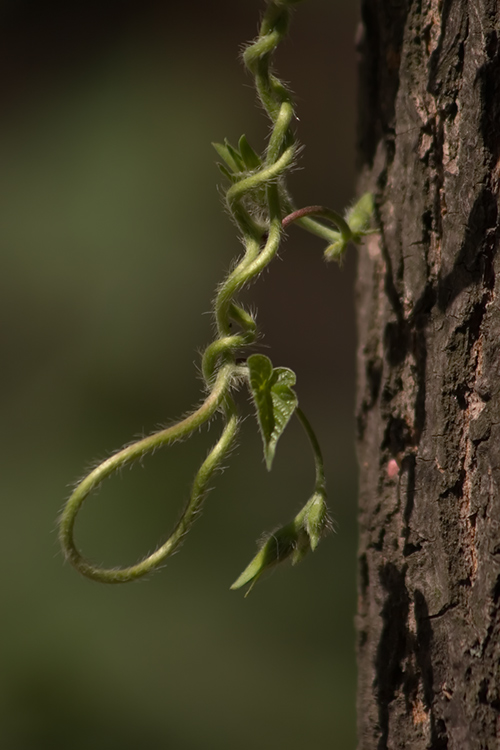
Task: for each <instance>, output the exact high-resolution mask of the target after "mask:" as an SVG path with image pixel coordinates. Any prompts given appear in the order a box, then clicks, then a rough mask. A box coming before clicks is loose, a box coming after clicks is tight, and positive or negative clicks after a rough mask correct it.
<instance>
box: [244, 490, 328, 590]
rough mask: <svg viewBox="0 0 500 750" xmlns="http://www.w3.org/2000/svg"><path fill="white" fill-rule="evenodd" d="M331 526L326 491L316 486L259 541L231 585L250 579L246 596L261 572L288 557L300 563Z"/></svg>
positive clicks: (293, 563) (246, 581) (293, 561)
mask: <svg viewBox="0 0 500 750" xmlns="http://www.w3.org/2000/svg"><path fill="white" fill-rule="evenodd" d="M330 528H331V524H330V519H329V516H328V509H327V507H326V501H325V493H324V492H323V491H321V490H317V491H316V492H315V493H314V494H313V496H312V497H311V498H309V500H308V501H307V503H306V504H305V505H304V507H303V508H302V510H301V511H300V512H299V513H297V515H296V516H295V518H294V519H293V521H290V523H287V524H286V525H285V526H282V527H281V528H279V529H278V530H277V531H274V532H273V533H272V534H270V535H269V536H268V537H267V538H266V539H265V540H264V541H263V542H262V543H261V547H260V549H259V551H258V552H257V554H256V555H255V557H254V558H253V560H252V561H251V562H250V564H249V565H248V566H247V567H246V568H245V570H244V571H243V573H242V574H241V575H240V576H239V577H238V578H237V579H236V581H235V582H234V583H233V585H232V586H231V588H232V589H240V588H241V587H242V586H245V585H246V584H247V583H249V584H250V587H249V589H248V591H247V592H246V594H245V596H248V594H249V593H250V591H251V590H252V588H253V587H254V586H255V584H256V583H257V581H258V580H259V578H260V577H261V575H262V574H263V573H265V572H266V571H267V570H269V569H270V568H273V567H274V566H275V565H278V563H281V562H284V561H285V560H287V559H288V558H291V561H292V565H296V564H297V563H299V562H300V561H301V560H303V559H304V557H305V556H306V555H307V553H308V552H310V551H311V550H315V549H316V547H317V546H318V543H319V540H320V539H321V537H322V536H323V535H324V534H325V533H326V532H327V531H328V530H329V529H330Z"/></svg>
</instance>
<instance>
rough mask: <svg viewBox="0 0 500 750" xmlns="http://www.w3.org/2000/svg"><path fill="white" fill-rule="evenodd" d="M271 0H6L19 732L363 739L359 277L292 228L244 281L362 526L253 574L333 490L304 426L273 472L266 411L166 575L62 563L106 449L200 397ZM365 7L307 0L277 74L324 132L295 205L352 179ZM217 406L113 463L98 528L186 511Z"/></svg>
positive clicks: (4, 313) (12, 700)
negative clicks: (68, 519) (61, 526)
mask: <svg viewBox="0 0 500 750" xmlns="http://www.w3.org/2000/svg"><path fill="white" fill-rule="evenodd" d="M262 6H263V2H262V0H245V2H241V1H240V2H235V0H200V1H195V0H190V2H185V3H178V2H176V3H173V2H169V1H168V0H162V1H160V0H157V1H155V2H153V0H142V1H141V2H140V3H137V2H130V1H127V0H119V1H118V0H101V2H96V1H95V0H92V1H89V2H85V3H78V2H77V3H68V2H67V0H65V2H59V3H56V2H43V0H42V1H41V0H36V1H35V0H33V1H31V2H29V1H28V0H16V2H13V1H12V0H10V1H9V0H6V1H5V2H3V3H2V4H1V5H0V59H1V70H2V75H1V80H0V93H1V99H2V107H1V113H0V164H1V170H0V191H1V198H0V205H1V209H0V216H1V219H0V222H1V229H0V242H1V258H2V262H1V266H2V273H1V278H0V288H1V293H0V306H1V315H0V326H1V337H2V361H3V364H2V368H1V374H0V377H1V379H2V386H1V389H0V394H1V396H0V397H1V399H2V406H1V419H0V431H1V471H0V483H1V508H2V510H1V525H0V555H1V559H2V563H1V564H2V576H1V579H2V584H1V602H2V615H1V626H0V627H1V639H0V652H1V653H0V657H1V668H0V714H1V715H0V745H1V747H3V748H6V750H45V748H50V749H51V750H87V749H88V748H92V750H101V749H102V750H129V749H130V750H135V749H136V748H141V750H149V748H155V749H156V748H173V749H174V750H212V749H213V750H235V748H237V749H238V750H254V749H255V748H260V749H261V750H267V749H268V748H269V749H270V748H273V749H276V748H279V749H280V748H285V747H286V748H287V750H294V749H295V748H304V747H306V748H314V750H323V749H325V750H326V748H334V747H335V748H339V749H341V750H349V749H350V748H354V745H355V709H354V702H355V660H354V625H353V617H354V610H355V597H356V593H355V554H356V553H355V548H356V462H355V454H354V445H353V433H354V430H353V417H352V412H353V398H354V349H355V329H354V322H353V321H354V313H353V291H352V290H353V277H354V267H355V251H352V250H351V251H350V253H349V256H348V259H347V262H346V264H345V267H344V268H343V270H339V268H338V267H337V266H334V265H330V266H327V265H326V264H325V263H324V262H323V260H322V257H321V253H322V249H323V243H322V242H321V241H320V240H318V239H316V238H314V237H312V236H309V235H307V234H305V233H303V232H301V230H299V229H296V228H292V229H291V230H290V232H289V239H288V240H287V242H286V244H285V245H284V247H283V250H282V252H281V256H280V258H279V259H278V260H276V261H275V262H274V263H273V264H272V267H271V269H270V271H269V272H267V273H265V274H264V275H263V277H262V278H261V279H259V281H258V282H257V283H255V284H254V285H253V286H252V287H251V289H250V290H249V292H248V293H247V294H246V296H245V301H246V302H247V303H248V304H250V305H253V306H254V307H256V308H257V309H258V321H259V324H260V329H261V331H262V332H263V334H264V337H263V339H262V341H261V345H260V350H261V351H263V352H264V353H268V354H270V355H271V356H272V359H273V362H274V363H275V365H284V366H288V367H292V368H293V369H295V370H296V372H297V376H298V386H297V390H298V394H299V398H300V402H301V406H302V407H303V408H304V410H305V411H306V413H307V414H308V415H309V417H310V419H311V421H312V422H313V424H314V425H315V426H316V428H317V432H318V435H319V437H320V440H321V443H322V446H323V449H324V453H325V457H326V462H327V475H328V483H329V490H330V504H331V509H332V512H333V515H334V517H335V520H336V527H337V533H336V534H335V535H332V536H331V537H330V538H328V539H327V540H325V541H324V542H323V543H322V544H321V545H320V548H319V549H318V551H317V552H316V553H315V554H314V555H311V556H310V557H309V558H308V559H306V560H305V561H304V562H303V563H302V564H301V565H300V566H298V567H297V568H294V569H292V568H286V569H283V570H277V571H276V572H275V573H274V574H273V575H272V576H269V577H268V578H267V579H265V580H264V581H262V582H260V583H259V584H258V586H256V588H255V589H254V591H253V592H252V594H251V596H250V597H248V598H247V599H244V597H243V595H242V593H241V592H237V593H236V592H231V591H229V585H230V584H231V583H232V581H233V580H234V579H235V578H236V577H237V575H238V574H239V573H240V572H241V570H242V569H243V568H244V567H245V566H246V564H247V563H248V561H249V560H250V558H251V557H252V556H253V554H254V552H255V549H256V546H255V541H256V539H258V537H259V536H260V535H261V533H262V532H263V531H265V530H268V531H269V530H271V529H272V528H273V527H275V526H276V525H279V524H281V523H282V522H284V521H287V520H288V519H289V518H291V517H292V515H293V514H294V513H295V512H296V511H297V509H298V508H299V507H301V505H302V504H303V502H304V501H305V500H306V499H307V498H308V497H309V492H310V489H311V486H312V481H313V465H312V458H311V456H310V454H309V451H308V449H307V445H306V444H305V441H304V439H303V437H302V435H301V432H300V428H296V427H295V426H291V427H290V428H289V429H288V430H287V433H286V434H285V436H284V437H283V438H282V441H281V443H280V446H279V449H278V452H277V457H276V462H275V468H274V469H273V472H272V473H271V474H268V473H267V472H266V470H265V468H264V464H263V460H262V450H261V445H260V438H259V435H258V433H257V429H256V424H255V420H254V419H253V417H252V416H251V410H250V408H249V406H248V404H247V402H246V399H245V398H240V399H239V400H240V405H241V409H242V411H243V413H244V414H247V415H248V418H247V419H246V420H245V422H244V424H243V428H242V432H241V437H240V441H239V446H238V449H237V451H236V452H235V453H234V454H233V455H232V457H231V460H230V461H229V462H228V468H227V470H226V471H225V473H224V474H223V475H222V476H219V477H217V478H216V481H215V482H214V490H213V491H212V492H211V493H210V496H209V498H208V500H207V503H206V506H205V510H204V513H203V516H202V517H201V518H200V519H199V520H198V521H197V523H196V525H195V526H194V528H193V530H192V531H191V533H190V535H189V536H188V538H187V541H186V542H185V544H184V546H183V548H182V550H181V552H180V553H179V554H178V555H176V556H175V557H174V558H172V559H171V560H170V561H169V562H168V565H167V566H166V569H164V570H162V571H161V572H159V573H157V574H156V575H153V576H151V577H150V578H149V579H148V580H143V581H141V582H138V583H135V584H129V585H124V586H116V587H106V586H103V585H99V584H96V583H93V582H91V581H88V580H85V579H83V578H81V577H79V576H78V575H77V574H76V573H75V571H73V569H72V568H71V567H70V566H68V565H65V564H64V563H63V560H62V557H61V554H60V552H59V549H58V544H57V538H56V531H55V519H56V517H57V514H58V512H59V510H60V508H61V506H62V503H63V500H64V498H65V497H66V496H67V494H68V492H69V486H70V484H71V483H72V482H73V481H74V480H75V479H76V478H77V477H78V476H80V475H82V473H83V471H84V469H85V467H86V466H88V465H89V464H91V463H92V461H93V460H95V459H97V458H100V457H104V456H106V455H107V454H108V453H109V452H110V451H112V450H113V449H115V448H117V447H119V446H121V445H122V444H123V443H125V442H127V441H129V440H130V439H131V437H132V436H134V435H138V434H142V433H148V432H149V431H151V430H152V429H154V428H155V427H156V426H157V425H158V424H159V423H164V422H167V421H169V420H170V419H172V418H174V417H178V416H180V415H181V414H183V413H185V412H186V411H188V410H189V409H190V408H191V405H193V404H196V403H198V402H199V399H200V381H199V377H198V363H199V351H200V350H202V349H203V347H204V345H206V343H208V342H209V341H210V338H211V318H210V315H209V314H208V312H209V310H210V301H211V299H212V297H213V294H214V289H215V287H216V285H217V283H218V282H219V281H220V280H221V279H222V278H223V275H224V272H225V271H226V270H227V269H228V267H229V265H230V263H231V259H232V258H233V257H234V256H235V254H237V253H239V251H240V246H239V243H238V241H237V239H236V236H235V232H234V228H233V227H232V225H231V223H230V221H229V219H228V216H227V215H226V214H225V213H224V210H223V208H222V203H221V195H220V192H218V188H217V185H218V184H220V179H219V178H220V175H219V173H218V170H217V168H216V166H215V161H216V157H215V152H214V151H213V150H212V148H211V146H210V143H211V141H215V140H219V141H220V140H222V139H223V138H224V137H225V136H227V137H228V138H229V139H230V140H232V141H233V142H236V141H237V139H238V137H239V136H240V135H241V133H246V135H247V137H248V138H249V140H250V142H251V143H252V144H254V145H255V147H257V148H258V149H259V150H260V149H261V147H262V146H263V144H264V142H265V138H266V136H267V134H268V130H269V126H268V123H267V121H266V118H265V116H264V113H263V112H262V110H261V109H259V108H256V107H255V96H254V92H253V90H252V87H251V80H250V78H249V76H248V75H247V74H246V73H245V71H244V69H243V66H242V64H241V62H240V61H239V60H238V52H239V50H240V48H241V44H242V43H243V42H244V41H246V40H249V39H251V38H252V37H253V36H254V35H255V33H256V29H257V22H258V17H259V14H260V11H261V9H262ZM356 16H357V8H356V4H355V3H352V1H351V0H308V1H307V2H304V3H303V4H300V5H299V7H298V8H297V11H296V16H295V19H294V23H293V26H292V33H291V36H290V38H289V39H288V40H287V42H286V43H285V44H284V45H283V47H282V49H280V51H279V54H278V56H277V69H278V71H279V74H280V76H281V77H282V78H284V79H285V80H287V81H289V82H290V83H291V86H292V88H293V89H294V91H295V92H296V100H297V113H298V117H299V120H298V121H297V124H296V127H297V133H298V137H299V139H300V141H301V142H302V143H304V144H305V145H306V147H305V149H304V151H303V153H302V156H301V159H300V164H299V167H300V168H298V169H296V170H295V171H294V173H293V174H292V176H291V185H292V189H293V192H294V194H295V197H296V201H297V204H298V205H304V204H307V203H325V204H327V205H331V206H332V207H336V208H341V207H342V206H344V205H345V204H346V203H347V202H348V201H349V200H350V199H351V198H352V196H353V191H354V171H353V165H354V144H355V96H356V95H355V52H354V43H353V40H354V34H355V26H356ZM216 432H217V427H216V426H212V427H211V430H210V431H209V432H208V433H207V431H205V432H203V433H201V434H199V435H196V436H195V437H193V438H192V439H191V440H190V441H189V442H187V443H184V444H182V445H179V446H176V447H175V448H173V449H171V450H168V451H161V452H159V453H158V454H156V455H155V456H154V457H153V458H152V459H147V460H145V461H144V462H143V464H142V465H137V466H136V467H135V468H134V469H133V470H132V471H126V472H124V473H123V474H121V475H120V476H119V477H116V478H114V479H113V480H110V481H109V482H107V483H106V485H105V486H104V487H103V488H102V490H101V491H100V492H99V493H98V495H97V496H95V497H93V498H92V499H91V500H90V501H89V502H88V503H87V505H86V506H85V508H84V511H83V512H82V514H81V519H80V522H79V525H78V540H79V543H80V546H81V547H82V548H83V550H84V551H85V552H86V553H88V555H89V556H91V557H93V558H94V559H95V560H97V561H99V562H102V563H106V564H110V565H116V564H124V563H129V562H132V561H134V560H136V559H137V558H138V557H140V556H142V554H143V553H144V552H145V551H147V550H150V549H152V548H154V547H155V545H156V544H157V542H158V541H160V540H161V539H162V538H164V536H165V534H166V533H167V532H168V529H169V528H170V527H171V525H172V524H173V522H174V520H175V518H176V516H177V514H178V512H179V507H180V506H182V503H183V501H184V498H185V495H186V492H187V491H188V489H189V485H190V481H191V478H192V475H193V473H194V471H195V470H196V467H197V466H198V464H199V462H200V460H201V459H202V458H203V456H204V455H205V452H206V450H207V447H208V446H209V445H210V442H211V441H213V440H214V439H215V435H216Z"/></svg>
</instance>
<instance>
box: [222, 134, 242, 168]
mask: <svg viewBox="0 0 500 750" xmlns="http://www.w3.org/2000/svg"><path fill="white" fill-rule="evenodd" d="M224 145H225V147H226V148H227V150H228V151H229V153H230V154H231V156H232V157H233V159H234V162H235V164H237V165H238V170H237V171H238V172H243V171H244V170H245V162H244V161H243V159H242V158H241V154H240V152H239V151H237V150H236V149H235V148H234V147H233V146H231V144H230V143H229V141H228V140H227V138H224Z"/></svg>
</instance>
